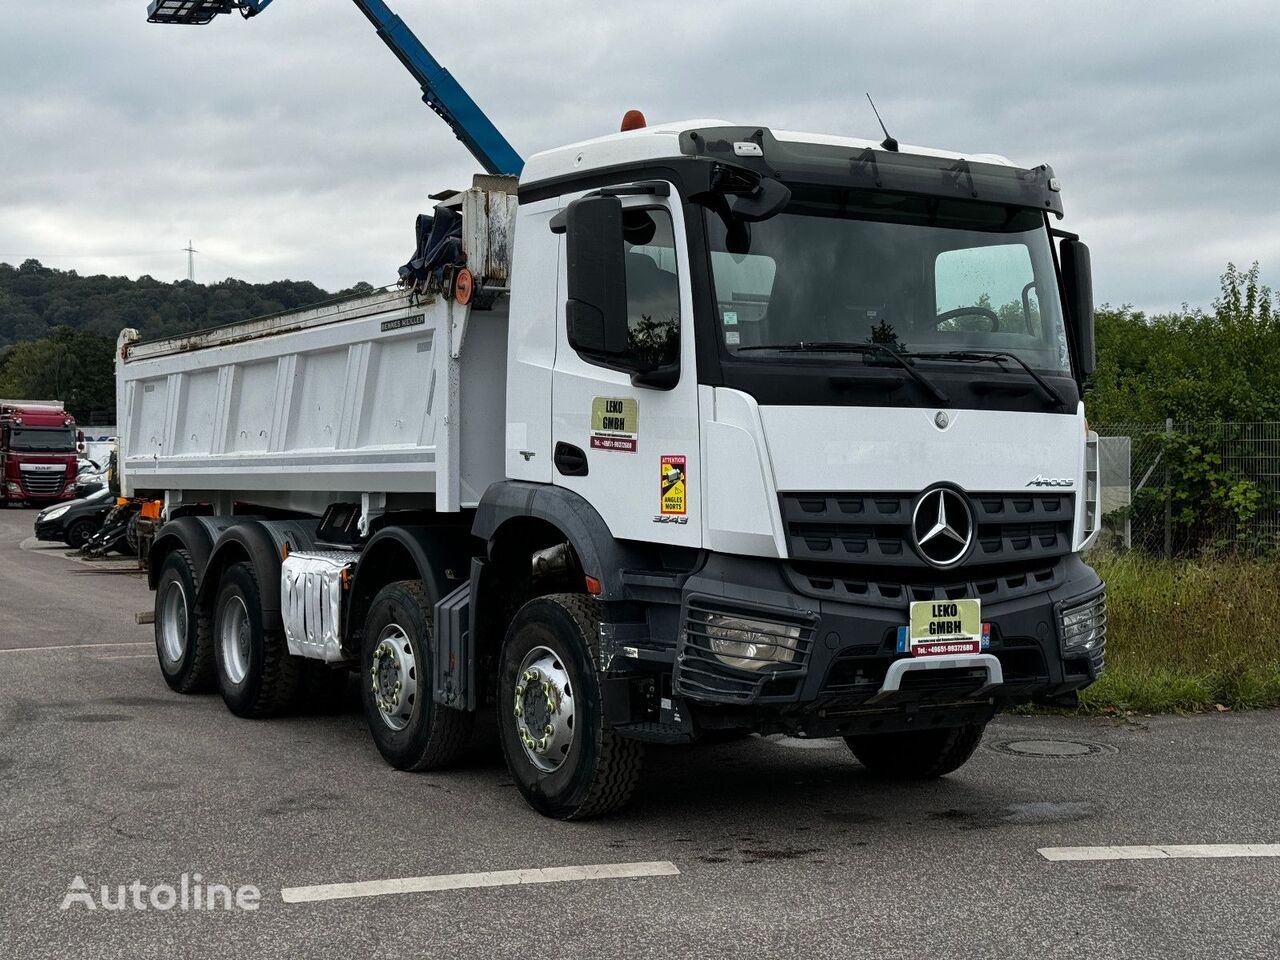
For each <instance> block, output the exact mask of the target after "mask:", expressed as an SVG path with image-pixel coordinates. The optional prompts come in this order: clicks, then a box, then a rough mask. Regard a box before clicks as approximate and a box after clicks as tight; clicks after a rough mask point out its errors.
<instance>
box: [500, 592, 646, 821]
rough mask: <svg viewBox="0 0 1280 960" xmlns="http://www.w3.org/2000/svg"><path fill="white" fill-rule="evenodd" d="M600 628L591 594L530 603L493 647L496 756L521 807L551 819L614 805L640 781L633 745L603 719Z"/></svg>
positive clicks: (597, 812)
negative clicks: (497, 652) (496, 658)
mask: <svg viewBox="0 0 1280 960" xmlns="http://www.w3.org/2000/svg"><path fill="white" fill-rule="evenodd" d="M599 623H600V607H599V604H598V603H597V602H596V601H595V600H593V599H592V598H591V597H587V596H582V595H579V594H555V595H552V596H548V597H539V598H537V599H535V600H530V601H529V602H528V603H526V604H525V605H524V606H523V607H521V608H520V611H519V612H518V613H517V614H516V617H515V620H513V621H512V623H511V627H510V628H509V629H508V630H507V636H506V640H505V641H504V642H503V644H502V656H501V664H500V667H499V677H498V729H499V739H500V740H501V742H502V752H503V754H504V755H505V757H506V760H507V768H508V769H509V770H510V771H511V777H512V779H513V780H514V781H515V784H516V787H517V788H518V789H519V790H520V793H521V794H522V795H523V796H524V798H525V800H526V801H528V803H529V805H530V806H531V807H533V808H534V809H535V810H537V811H538V812H539V813H541V814H544V815H545V816H548V817H554V818H556V819H557V820H583V819H586V818H588V817H595V816H600V815H602V814H606V813H609V812H611V811H613V810H616V809H618V808H620V807H622V806H623V805H624V804H625V803H626V802H627V801H628V800H629V799H630V798H631V793H632V791H633V790H634V789H635V786H636V783H637V782H638V780H639V778H640V766H641V762H642V759H643V748H642V746H641V745H640V744H639V743H637V742H636V741H634V740H626V739H623V738H621V737H619V736H618V735H617V734H615V733H614V731H613V729H612V728H611V726H610V725H609V723H608V721H607V720H606V719H605V713H604V703H603V697H602V695H601V688H600V675H599V672H598V670H597V668H596V661H597V652H598V645H599Z"/></svg>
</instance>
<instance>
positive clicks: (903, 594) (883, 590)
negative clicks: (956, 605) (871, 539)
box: [788, 563, 1062, 610]
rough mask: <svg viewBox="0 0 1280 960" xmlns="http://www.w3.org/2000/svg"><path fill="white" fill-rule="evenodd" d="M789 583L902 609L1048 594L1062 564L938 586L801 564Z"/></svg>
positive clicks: (810, 592)
mask: <svg viewBox="0 0 1280 960" xmlns="http://www.w3.org/2000/svg"><path fill="white" fill-rule="evenodd" d="M788 573H789V576H790V579H791V582H792V584H793V585H794V586H795V588H796V589H797V590H798V591H799V592H800V593H803V594H805V595H807V596H811V597H817V598H819V599H829V600H844V601H849V602H855V603H861V604H866V605H868V606H873V607H887V608H890V609H903V610H905V609H906V607H907V605H908V604H909V603H912V602H914V601H920V600H963V599H965V598H966V597H974V598H977V599H979V600H983V601H986V602H988V603H1003V602H1004V601H1006V600H1014V599H1017V598H1019V597H1025V596H1030V595H1032V594H1035V593H1042V592H1044V591H1045V590H1052V589H1053V588H1054V587H1056V586H1058V584H1059V583H1060V582H1061V581H1062V565H1061V564H1060V563H1059V564H1056V565H1054V566H1044V567H1039V566H1037V567H1032V568H1031V569H1029V570H1028V569H1016V570H1004V571H1001V570H991V571H989V572H987V573H986V574H985V575H984V576H979V577H973V578H970V579H966V580H956V579H951V578H947V579H945V580H941V581H939V582H937V583H925V582H915V583H912V582H903V581H900V580H884V579H880V578H865V577H858V576H855V575H853V574H854V573H855V571H854V570H853V569H852V568H850V567H849V566H846V565H841V564H834V563H829V564H801V565H797V566H796V567H793V568H792V569H791V570H789V571H788Z"/></svg>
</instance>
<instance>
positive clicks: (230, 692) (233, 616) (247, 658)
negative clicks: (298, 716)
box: [213, 563, 302, 719]
mask: <svg viewBox="0 0 1280 960" xmlns="http://www.w3.org/2000/svg"><path fill="white" fill-rule="evenodd" d="M213 650H214V658H215V660H216V662H217V665H218V687H219V688H220V689H221V690H222V699H223V700H224V701H225V702H226V704H227V709H228V710H230V711H231V712H232V713H234V714H235V715H236V716H237V717H246V718H249V719H258V718H260V717H273V716H278V715H279V714H281V713H284V712H286V711H287V710H288V709H289V707H291V706H292V705H293V704H294V702H295V697H296V696H297V692H298V683H299V681H300V680H301V678H302V661H301V659H300V658H298V657H291V656H289V648H288V646H287V645H286V644H285V640H284V634H283V633H280V632H277V631H274V630H265V629H263V626H262V594H261V592H260V590H259V589H258V579H257V577H256V576H255V575H254V571H253V566H252V564H249V563H237V564H234V565H232V566H230V567H228V568H227V570H226V572H224V573H223V574H222V582H221V584H219V586H218V599H217V600H216V601H215V603H214V614H213Z"/></svg>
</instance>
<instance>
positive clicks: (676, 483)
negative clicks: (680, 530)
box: [662, 454, 689, 515]
mask: <svg viewBox="0 0 1280 960" xmlns="http://www.w3.org/2000/svg"><path fill="white" fill-rule="evenodd" d="M688 480H689V475H688V467H687V466H686V460H685V458H684V457H683V456H680V455H674V454H667V455H666V456H664V457H663V458H662V512H663V513H664V514H667V515H670V514H673V513H677V514H683V513H686V512H688V498H687V496H686V491H687V489H688Z"/></svg>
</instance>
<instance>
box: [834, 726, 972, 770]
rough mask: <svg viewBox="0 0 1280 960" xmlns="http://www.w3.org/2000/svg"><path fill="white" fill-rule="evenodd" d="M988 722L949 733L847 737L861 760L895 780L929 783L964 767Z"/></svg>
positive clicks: (854, 752) (882, 734) (940, 731)
mask: <svg viewBox="0 0 1280 960" xmlns="http://www.w3.org/2000/svg"><path fill="white" fill-rule="evenodd" d="M986 726H987V725H986V724H985V723H971V724H968V725H966V726H963V727H952V728H951V729H948V730H910V731H907V732H904V733H877V734H868V735H864V736H858V737H845V738H844V742H845V743H846V744H848V746H849V749H850V750H852V751H853V755H854V756H855V757H857V758H858V761H859V762H860V763H861V764H862V765H863V766H864V767H866V768H867V769H868V770H870V771H871V772H872V773H875V774H878V775H879V776H882V777H887V778H889V779H892V780H930V779H933V778H934V777H941V776H945V775H946V774H948V773H951V772H953V771H955V770H959V769H960V768H961V767H962V766H964V764H965V761H967V760H968V759H969V758H970V757H971V756H973V751H974V750H976V749H978V744H979V743H980V742H981V740H982V732H983V731H984V730H985V729H986Z"/></svg>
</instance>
